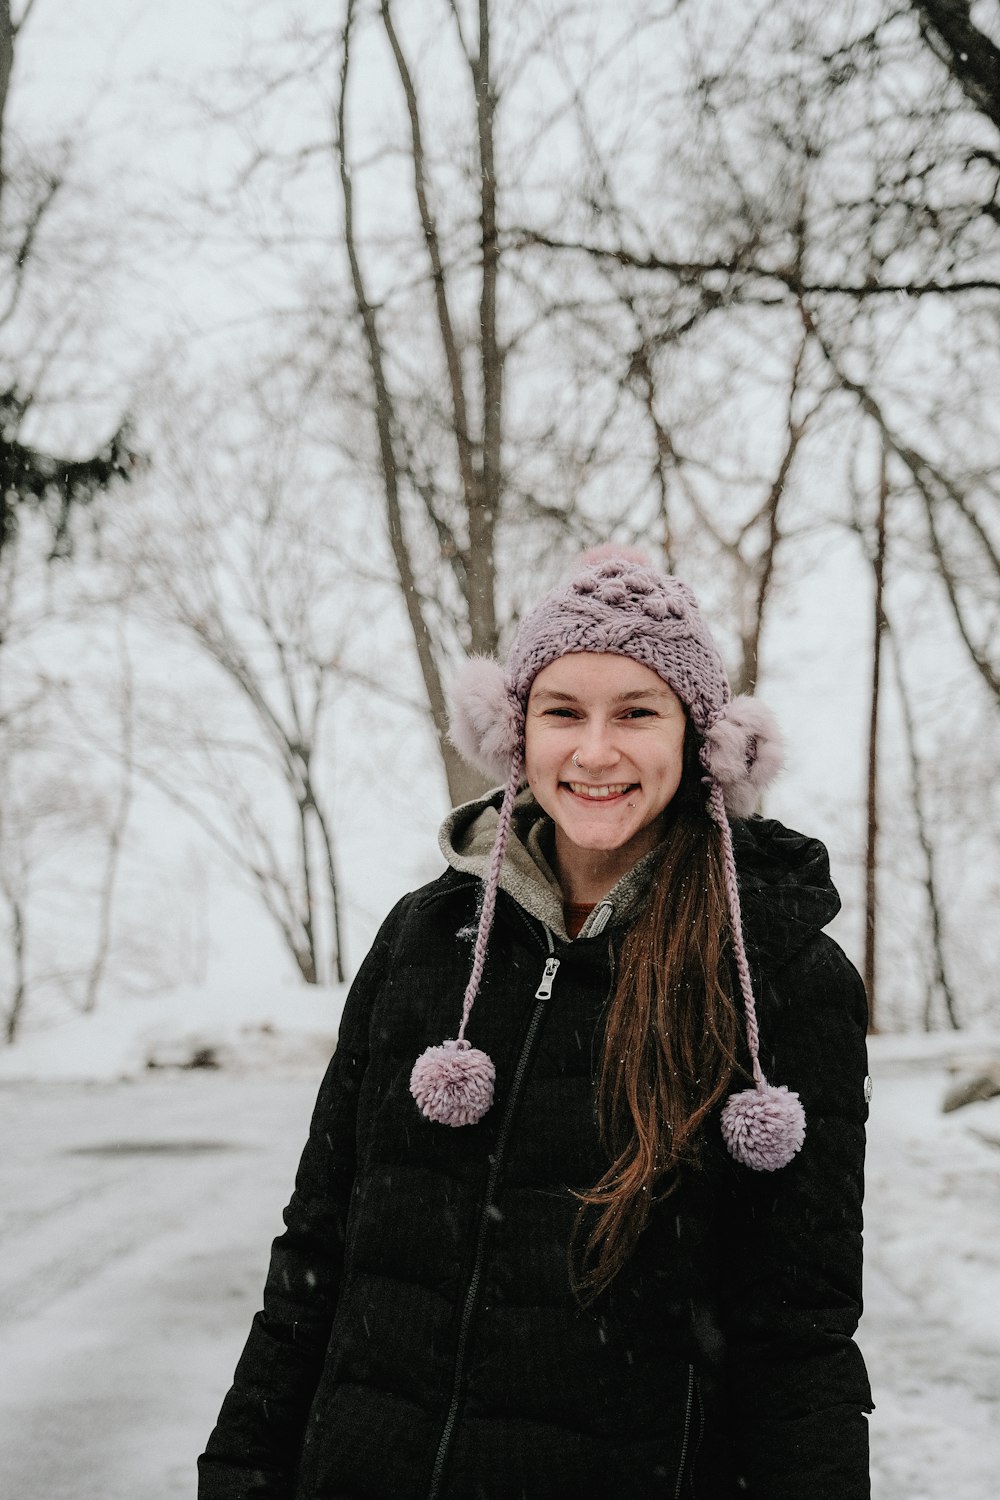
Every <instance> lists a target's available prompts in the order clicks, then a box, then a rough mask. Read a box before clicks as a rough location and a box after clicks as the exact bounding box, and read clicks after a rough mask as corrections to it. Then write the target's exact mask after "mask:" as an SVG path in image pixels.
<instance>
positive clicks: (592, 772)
mask: <svg viewBox="0 0 1000 1500" xmlns="http://www.w3.org/2000/svg"><path fill="white" fill-rule="evenodd" d="M572 763H573V765H574V766H576V769H577V770H578V771H583V772H584V773H585V774H587V775H589V776H598V775H600V773H601V771H603V770H604V767H603V766H585V765H584V764H583V762H582V761H581V759H580V752H579V750H574V751H573V760H572Z"/></svg>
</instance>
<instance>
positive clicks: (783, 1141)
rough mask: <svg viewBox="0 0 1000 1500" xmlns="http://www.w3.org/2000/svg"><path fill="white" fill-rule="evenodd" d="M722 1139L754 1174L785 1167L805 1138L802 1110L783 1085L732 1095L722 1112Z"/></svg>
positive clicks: (730, 1150) (730, 1151)
mask: <svg viewBox="0 0 1000 1500" xmlns="http://www.w3.org/2000/svg"><path fill="white" fill-rule="evenodd" d="M722 1135H723V1138H724V1140H725V1142H726V1146H727V1147H728V1149H729V1154H730V1156H734V1157H735V1158H736V1160H737V1161H738V1162H742V1164H743V1166H745V1167H753V1169H754V1171H756V1172H776V1171H777V1170H778V1168H779V1167H787V1165H788V1163H789V1162H790V1161H791V1159H792V1157H793V1156H794V1155H795V1153H796V1152H797V1151H799V1150H801V1148H802V1142H803V1141H804V1140H805V1136H806V1116H805V1110H804V1109H803V1108H802V1104H801V1102H800V1100H799V1096H798V1094H793V1093H791V1092H790V1091H789V1090H788V1089H787V1088H785V1086H784V1084H781V1085H780V1086H777V1087H776V1086H774V1085H772V1084H770V1083H765V1084H764V1086H763V1088H760V1089H744V1091H743V1092H742V1093H741V1094H733V1096H732V1098H731V1099H730V1100H729V1101H728V1103H727V1104H726V1107H725V1109H724V1110H723V1111H722Z"/></svg>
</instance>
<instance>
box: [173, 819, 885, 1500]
mask: <svg viewBox="0 0 1000 1500" xmlns="http://www.w3.org/2000/svg"><path fill="white" fill-rule="evenodd" d="M735 836H736V846H737V860H738V864H739V870H740V884H741V892H742V898H743V910H744V926H745V929H746V933H747V938H748V945H749V950H750V960H751V967H752V969H753V971H754V979H755V988H756V990H757V993H758V995H759V1011H760V1022H761V1034H762V1052H761V1061H762V1063H763V1066H764V1070H765V1073H766V1074H767V1075H768V1076H769V1077H770V1078H771V1079H772V1080H773V1081H774V1082H777V1083H785V1084H787V1085H789V1087H791V1088H794V1089H797V1090H798V1091H799V1093H800V1095H801V1098H802V1101H803V1104H804V1106H805V1110H806V1117H807V1121H808V1124H807V1134H806V1142H805V1146H804V1147H803V1149H802V1151H801V1153H800V1154H799V1155H798V1156H797V1157H796V1158H795V1160H794V1161H793V1162H792V1163H791V1164H790V1165H789V1166H787V1167H786V1168H784V1169H783V1170H782V1171H780V1172H775V1173H755V1172H751V1171H749V1170H747V1169H746V1168H743V1167H740V1166H738V1165H736V1164H735V1163H734V1162H732V1161H731V1160H730V1159H729V1158H728V1156H726V1154H725V1152H724V1151H723V1149H722V1147H721V1144H719V1145H717V1146H716V1145H715V1144H713V1146H712V1149H711V1151H710V1153H709V1161H708V1165H707V1167H706V1169H705V1170H704V1171H703V1172H702V1173H701V1174H699V1175H698V1176H697V1177H693V1178H692V1179H691V1180H689V1181H687V1182H686V1183H685V1184H684V1185H683V1186H682V1187H681V1188H680V1189H679V1190H678V1191H677V1192H676V1193H675V1194H674V1195H673V1196H672V1197H670V1198H668V1199H666V1200H665V1201H664V1202H662V1203H661V1204H660V1205H659V1206H658V1207H657V1209H656V1210H655V1211H654V1214H653V1219H652V1222H651V1224H650V1226H649V1227H648V1229H647V1230H646V1232H645V1233H644V1234H643V1236H642V1238H641V1240H640V1242H639V1246H638V1248H637V1250H636V1252H635V1254H634V1255H633V1258H632V1260H631V1262H630V1263H629V1265H628V1266H627V1268H626V1270H625V1271H624V1272H622V1274H621V1275H620V1276H619V1277H618V1279H617V1280H616V1281H615V1282H614V1283H613V1285H612V1287H611V1288H610V1289H609V1290H608V1291H607V1292H606V1293H605V1294H604V1295H603V1296H602V1297H601V1298H600V1299H599V1300H598V1302H596V1303H595V1304H594V1305H593V1306H591V1307H589V1308H587V1309H581V1308H580V1307H579V1306H578V1305H577V1304H576V1302H575V1301H574V1298H573V1296H572V1295H571V1292H570V1290H569V1282H568V1272H567V1264H568V1261H567V1247H568V1243H569V1239H570V1233H571V1229H572V1226H573V1221H574V1215H575V1212H576V1207H575V1201H574V1199H573V1196H572V1194H571V1191H570V1190H571V1189H572V1188H583V1187H587V1186H590V1185H592V1184H593V1183H594V1182H595V1181H596V1180H597V1179H598V1178H599V1177H600V1175H601V1173H602V1171H603V1170H604V1166H605V1161H606V1158H605V1156H604V1153H603V1151H602V1147H601V1144H600V1141H599V1138H598V1135H597V1132H596V1129H595V1124H594V1091H593V1083H592V1079H593V1076H594V1067H595V1058H596V1057H597V1055H598V1051H599V1046H600V1034H601V1017H602V1011H603V1008H604V1005H605V1002H606V999H607V996H608V993H609V990H610V987H611V982H612V965H613V961H614V952H615V947H616V941H617V938H618V937H620V934H617V935H616V933H615V930H614V927H613V925H612V927H610V928H609V929H608V931H606V932H605V933H604V934H603V935H601V936H599V937H594V938H589V939H587V938H583V939H578V940H577V941H575V942H572V943H559V942H554V940H553V938H552V935H551V933H548V932H547V931H546V930H545V929H544V928H543V927H542V925H541V924H540V923H539V922H537V921H536V920H535V919H534V918H532V917H530V916H528V914H527V913H526V912H525V911H524V910H523V909H522V908H521V907H520V906H519V905H518V904H517V903H516V902H515V901H513V900H512V899H511V898H510V896H509V895H505V894H504V893H501V895H500V899H499V902H498V906H497V918H496V923H495V928H494V932H493V936H492V939H491V944H490V952H489V958H488V961H487V965H486V972H485V977H484V981H483V986H482V989H481V992H480V995H479V998H478V1000H477V1002H476V1007H475V1013H474V1018H473V1023H472V1033H471V1034H472V1040H473V1042H474V1044H475V1045H476V1046H479V1047H482V1048H484V1049H485V1050H486V1051H487V1052H488V1053H489V1054H490V1056H491V1057H492V1058H493V1060H494V1062H495V1064H496V1070H497V1088H496V1100H495V1103H494V1105H493V1108H492V1109H491V1110H490V1112H489V1113H488V1114H487V1115H486V1117H485V1118H484V1119H483V1120H482V1121H480V1123H479V1124H477V1125H474V1126H467V1127H464V1128H461V1129H450V1128H448V1127H445V1126H441V1125H435V1124H432V1123H430V1122H428V1121H427V1120H425V1119H424V1118H423V1117H422V1116H421V1115H420V1114H419V1113H418V1111H417V1109H416V1106H415V1105H414V1102H413V1100H412V1098H411V1097H410V1094H409V1091H408V1080H409V1074H410V1069H411V1068H412V1066H413V1061H414V1059H415V1058H416V1057H417V1055H418V1054H419V1053H420V1052H421V1051H422V1050H423V1049H424V1047H426V1046H427V1045H428V1043H429V1042H433V1041H437V1040H439V1039H440V1038H442V1037H445V1036H449V1035H452V1034H453V1032H454V1026H455V1018H456V1016H457V1015H458V1014H459V1012H460V1009H461V996H462V993H463V990H464V986H465V983H466V979H467V977H468V967H469V956H470V951H471V945H470V943H469V941H468V939H467V936H462V935H461V933H462V930H463V929H466V928H468V925H469V924H470V923H471V922H472V921H473V918H474V915H475V910H476V902H477V898H478V894H479V887H478V883H477V882H476V881H475V880H474V879H473V878H472V877H471V876H469V875H466V874H460V873H457V872H456V871H454V870H449V871H448V872H447V873H446V874H445V875H443V876H442V877H441V878H440V879H438V880H436V881H434V882H433V883H432V884H430V885H428V886H425V887H424V888H423V889H422V890H419V891H416V892H415V893H413V894H412V895H409V896H407V897H405V898H404V899H403V900H402V901H401V902H400V903H399V904H398V906H397V907H396V908H395V909H394V911H393V912H392V913H391V914H390V916H389V917H388V919H387V920H386V922H385V924H384V925H383V927H382V929H381V931H380V933H379V935H378V937H377V939H376V941H375V944H374V946H373V948H372V951H371V953H370V954H369V956H368V958H367V959H366V961H365V964H364V966H363V968H362V970H361V972H360V973H359V975H358V978H357V980H356V982H355V984H354V987H353V989H352V991H351V995H350V998H349V1000H348V1004H347V1008H346V1010H345V1012H344V1018H343V1024H342V1029H341V1038H340V1043H339V1045H338V1048H337V1051H336V1055H335V1056H334V1058H333V1061H332V1062H331V1064H330V1068H329V1070H328V1073H327V1076H326V1078H325V1080H324V1082H323V1085H322V1088H321V1090H320V1094H319V1098H318V1101H317V1104H316V1109H315V1113H314V1116H313V1123H312V1129H311V1132H310V1136H309V1141H308V1144H307V1145H306V1148H305V1152H304V1154H303V1157H302V1162H301V1166H300V1169H299V1174H298V1178H297V1181H296V1188H295V1193H294V1196H293V1198H292V1200H291V1202H290V1204H289V1206H288V1208H287V1209H286V1211H285V1223H286V1225H287V1229H286V1232H285V1233H284V1234H283V1235H282V1236H281V1237H280V1238H279V1239H277V1240H276V1241H275V1244H274V1250H273V1255H272V1261H271V1269H270V1273H269V1276H268V1280H267V1288H266V1291H265V1299H264V1310H263V1312H261V1313H258V1315H257V1317H256V1318H255V1320H254V1325H253V1329H252V1331H251V1334H250V1338H249V1340H248V1343H247V1346H246V1349H245V1351H244V1353H243V1356H242V1358H241V1360H240V1362H239V1366H238V1368H237V1371H236V1377H235V1383H234V1385H233V1388H232V1390H231V1391H230V1393H229V1395H228V1396H227V1397H226V1400H225V1403H224V1405H223V1408H222V1412H221V1415H220V1418H219V1423H218V1426H217V1427H216V1429H215V1432H214V1433H213V1434H212V1437H211V1439H210V1441H209V1444H208V1448H207V1451H206V1453H205V1454H204V1455H203V1456H202V1458H201V1460H200V1463H199V1469H200V1475H201V1482H200V1488H199V1496H200V1500H224V1497H225V1500H236V1497H240V1500H251V1497H253V1500H258V1497H259V1500H264V1497H269V1500H278V1497H283V1500H292V1497H294V1500H334V1497H337V1500H362V1497H364V1500H436V1497H440V1500H446V1497H447V1500H518V1497H524V1500H563V1497H566V1500H568V1497H571V1496H572V1497H573V1500H580V1497H582V1496H588V1497H589V1496H600V1497H604V1496H607V1497H614V1500H632V1497H635V1500H639V1497H642V1500H647V1497H648V1500H652V1497H664V1500H676V1497H680V1496H685V1497H692V1496H694V1497H699V1500H723V1497H724V1500H735V1497H737V1496H747V1495H750V1496H753V1497H756V1500H863V1497H867V1496H868V1494H869V1484H868V1449H867V1422H866V1418H865V1415H864V1413H865V1412H866V1411H868V1410H870V1405H871V1402H870V1393H869V1388H868V1381H867V1377H866V1375H865V1370H864V1365H863V1363H862V1360H861V1356H860V1354H859V1351H858V1349H857V1347H856V1346H855V1344H854V1343H853V1340H852V1335H853V1333H854V1330H855V1328H856V1325H857V1321H858V1317H859V1314H860V1309H861V1193H862V1161H863V1153H864V1121H865V1115H866V1104H865V1096H864V1085H865V1074H866V1061H865V1021H866V1006H865V997H864V992H863V989H862V986H861V982H860V980H859V978H858V976H857V974H856V972H855V970H854V969H853V968H852V966H851V965H850V963H849V962H848V961H847V959H846V958H845V957H844V955H843V954H842V953H841V951H840V949H839V948H838V947H837V946H836V945H835V944H834V943H833V942H832V941H831V940H830V939H828V938H826V937H824V936H822V935H821V934H820V928H821V926H822V925H823V924H824V923H825V922H827V921H828V920H829V919H830V917H831V916H833V915H834V913H835V912H836V910H837V906H838V904H839V903H838V900H837V896H836V893H835V892H834V890H833V888H832V886H831V884H830V880H829V872H828V866H827V859H826V853H825V851H824V849H823V847H822V845H820V844H818V843H816V842H815V841H813V840H809V839H805V838H803V837H801V836H800V835H799V834H796V833H792V832H790V831H789V830H787V829H785V828H783V827H781V825H780V824H777V823H774V822H765V821H763V820H759V819H755V820H753V821H751V822H749V823H745V824H737V825H736V827H735ZM553 944H554V947H555V953H554V956H555V957H556V958H557V959H558V960H559V966H558V969H557V971H556V973H555V976H554V979H553V980H552V983H551V987H549V986H548V985H547V984H545V983H542V982H541V981H542V978H543V973H544V972H545V969H546V964H547V961H548V960H549V958H550V952H551V949H552V947H553ZM550 970H551V965H550ZM549 989H550V992H549V993H548V994H546V991H547V990H549ZM716 1134H717V1127H715V1131H714V1132H713V1141H714V1140H715V1135H716Z"/></svg>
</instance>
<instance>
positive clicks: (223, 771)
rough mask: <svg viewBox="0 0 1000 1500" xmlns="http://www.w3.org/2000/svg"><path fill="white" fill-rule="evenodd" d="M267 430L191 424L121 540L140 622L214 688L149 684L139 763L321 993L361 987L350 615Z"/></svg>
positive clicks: (167, 453) (118, 549) (290, 458)
mask: <svg viewBox="0 0 1000 1500" xmlns="http://www.w3.org/2000/svg"><path fill="white" fill-rule="evenodd" d="M257 420H258V422H259V426H260V429H261V431H260V432H258V434H257V436H256V437H255V439H254V440H253V441H250V440H248V439H247V436H246V433H245V431H244V430H241V432H240V435H239V437H234V435H233V433H232V431H231V430H230V431H229V432H228V433H227V431H226V428H225V422H224V421H223V420H222V419H221V418H219V419H217V420H215V421H214V423H213V422H211V421H210V422H208V423H206V424H205V425H204V426H203V427H202V428H201V429H200V431H199V432H198V434H197V437H195V436H193V435H192V434H191V433H190V432H186V433H185V434H184V436H183V437H180V436H179V433H178V429H177V426H176V423H175V424H174V426H173V427H172V429H171V430H170V432H169V435H165V436H164V440H163V445H162V454H163V457H162V461H161V463H160V465H159V471H160V476H161V477H160V478H159V479H158V480H157V482H156V483H155V484H151V485H150V487H149V489H148V490H147V492H146V493H145V495H144V496H143V499H142V503H141V504H137V505H136V507H135V508H134V510H133V511H132V513H130V515H128V516H125V517H121V518H119V519H118V520H117V521H116V522H115V524H114V525H113V526H112V528H111V531H110V532H109V543H110V546H111V548H112V549H113V553H114V555H115V557H116V559H117V566H118V568H119V570H120V577H121V580H122V582H121V588H122V590H123V592H125V593H129V594H131V595H132V597H133V604H134V608H135V611H136V613H137V616H138V617H139V618H140V619H144V620H146V621H147V622H152V623H153V624H154V626H156V627H157V628H159V629H160V630H161V631H162V630H163V629H164V628H166V630H167V631H168V632H169V634H168V639H169V638H171V637H172V638H173V639H174V640H175V641H179V642H181V643H186V645H187V646H188V647H193V648H194V653H195V657H196V659H200V664H201V670H202V673H203V676H202V680H201V682H200V685H198V675H197V672H193V673H192V674H190V678H189V679H188V680H186V681H185V683H184V685H183V688H182V690H181V691H179V692H176V691H175V692H172V693H169V694H168V693H164V692H162V691H161V692H159V693H157V694H156V695H155V696H153V697H151V696H150V693H149V687H148V686H147V688H146V691H145V707H144V708H142V709H141V710H138V709H137V718H138V725H137V730H136V736H137V743H136V746H135V748H134V750H130V753H131V754H134V758H135V765H136V770H137V773H138V774H140V775H142V776H143V777H145V778H146V779H147V780H149V781H151V782H152V783H153V784H155V785H156V786H158V787H159V788H160V790H161V791H163V792H164V793H165V794H166V795H167V796H168V797H170V799H171V800H172V801H173V802H174V803H175V804H176V805H177V806H179V807H182V808H183V809H184V810H185V811H186V812H187V813H188V814H189V815H190V816H192V817H193V818H194V819H195V820H196V821H197V822H198V824H199V825H200V826H201V827H202V828H203V829H204V831H205V832H206V833H208V834H209V836H210V837H211V838H212V840H213V841H214V843H215V844H216V846H217V847H218V848H220V849H221V850H222V851H223V852H224V853H225V854H226V855H227V857H228V858H229V859H230V860H231V861H232V863H233V865H234V866H235V868H237V869H238V870H239V871H240V872H241V873H242V874H243V876H244V877H245V878H247V879H249V880H250V882H251V883H252V885H253V887H254V889H255V890H256V892H257V894H258V896H259V898H260V899H261V901H262V902H263V905H264V907H265V909H266V910H267V912H268V914H269V916H270V918H271V920H272V921H273V922H274V923H275V925H276V927H277V929H278V931H279V932H280V934H281V937H282V940H283V942H284V944H285V946H286V948H287V950H288V952H289V954H290V955H291V956H292V958H293V959H294V961H295V964H296V966H297V968H298V970H299V972H300V973H301V975H302V977H303V978H304V979H305V980H306V981H307V982H308V983H310V984H315V983H317V982H330V981H331V980H334V979H335V980H342V979H343V978H344V977H345V972H346V958H345V943H344V935H343V918H342V899H341V889H340V872H339V868H338V859H337V855H336V847H335V846H336V838H335V825H334V816H333V811H332V805H331V776H330V771H331V755H330V743H329V739H330V733H331V720H332V713H333V708H334V705H335V702H336V697H337V690H338V688H339V689H341V690H342V688H343V682H344V678H345V674H346V671H347V669H346V668H342V666H341V662H340V655H341V649H342V640H343V637H344V633H345V630H346V624H345V620H346V619H347V618H348V616H349V609H348V608H347V605H346V599H345V601H344V604H343V605H342V606H339V607H338V584H340V586H341V587H342V586H343V582H344V575H343V572H342V571H339V572H338V564H337V561H336V558H335V556H334V555H333V553H332V552H331V549H330V548H329V547H328V546H327V545H326V544H325V542H324V539H323V535H322V531H321V529H320V528H319V527H318V525H317V520H316V515H317V509H318V501H317V498H316V495H315V491H314V484H315V481H314V480H312V479H311V478H310V477H309V476H308V474H307V473H306V471H305V469H304V466H303V461H302V454H301V452H299V453H298V454H295V453H294V452H293V451H292V449H291V442H292V441H293V438H294V434H293V433H292V432H291V431H290V430H286V431H285V434H284V437H283V438H281V437H279V436H278V428H277V427H276V426H275V425H274V424H273V423H272V424H271V425H270V427H269V425H268V417H267V414H266V412H265V411H264V410H258V411H257ZM265 454H266V455H267V457H266V458H265V457H264V455H265ZM167 512H169V524H167ZM206 668H207V669H208V670H207V671H206V670H205V669H206ZM220 695H221V696H220ZM213 699H214V700H215V701H213ZM140 740H141V743H140ZM108 748H109V749H110V748H111V747H108Z"/></svg>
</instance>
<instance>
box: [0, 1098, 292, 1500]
mask: <svg viewBox="0 0 1000 1500" xmlns="http://www.w3.org/2000/svg"><path fill="white" fill-rule="evenodd" d="M317 1083H318V1079H317V1078H315V1077H306V1078H301V1077H300V1078H298V1079H283V1080H268V1079H261V1078H259V1077H257V1078H253V1079H239V1078H230V1077H226V1076H219V1075H206V1074H181V1075H177V1074H174V1075H172V1076H162V1077H156V1078H149V1079H144V1080H143V1081H142V1082H139V1083H131V1084H129V1083H123V1084H111V1085H107V1084H101V1085H72V1084H48V1083H43V1084H31V1085H29V1084H24V1085H16V1086H10V1085H8V1086H6V1087H3V1088H0V1136H2V1139H3V1140H4V1142H5V1152H4V1162H3V1169H2V1171H3V1180H2V1185H0V1194H2V1197H0V1201H2V1202H3V1204H4V1206H5V1207H4V1212H3V1215H2V1228H0V1327H2V1328H3V1330H4V1331H3V1335H2V1354H0V1371H2V1376H0V1496H3V1500H136V1497H137V1496H142V1497H143V1500H174V1497H178V1500H180V1497H182V1496H183V1497H190V1496H193V1495H194V1492H195V1476H194V1461H195V1458H196V1456H197V1454H198V1453H199V1452H200V1450H201V1448H202V1447H203V1446H204V1443H205V1439H206V1437H207V1436H208V1433H209V1431H210V1429H211V1426H212V1423H213V1421H214V1417H215V1413H216V1411H217V1409H218V1406H219V1402H220V1401H221V1399H222V1396H223V1394H224V1393H225V1391H226V1389H227V1387H228V1385H229V1381H230V1379H231V1377H232V1371H233V1366H234V1364H235V1360H236V1357H237V1355H238V1353H239V1350H240V1348H241V1347H242V1342H243V1339H244V1338H245V1337H246V1332H247V1329H248V1327H249V1320H250V1317H251V1316H252V1313H253V1311H254V1309H255V1308H256V1307H257V1305H258V1299H259V1297H260V1289H261V1286H262V1285H263V1277H264V1272H265V1270H266V1266H267V1258H268V1251H269V1247H270V1240H271V1238H272V1237H273V1235H274V1234H275V1233H276V1232H278V1231H279V1230H280V1228H281V1222H280V1213H281V1208H282V1205H283V1204H284V1202H285V1199H286V1198H287V1196H288V1192H289V1190H290V1186H291V1183H292V1180H293V1178H294V1173H295V1165H296V1162H297V1160H298V1153H299V1150H300V1149H301V1146H302V1142H303V1141H304V1140H305V1135H306V1131H307V1129H308V1120H309V1111H310V1109H311V1107H312V1102H313V1096H314V1094H315V1089H316V1085H317ZM115 1143H127V1147H128V1148H129V1149H124V1150H123V1149H122V1147H121V1146H118V1148H117V1149H115ZM171 1143H172V1144H173V1147H174V1149H172V1150H171V1149H163V1148H164V1147H167V1146H169V1145H171ZM109 1145H110V1146H112V1151H111V1153H110V1154H106V1153H105V1152H104V1151H103V1150H102V1148H104V1147H107V1146H109ZM143 1146H145V1147H146V1150H140V1149H136V1148H140V1147H143ZM81 1148H82V1149H81ZM92 1148H97V1150H96V1152H92ZM150 1148H154V1149H150Z"/></svg>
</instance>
